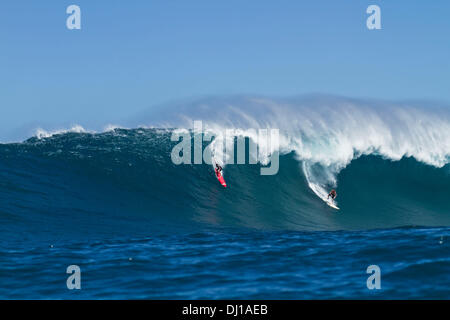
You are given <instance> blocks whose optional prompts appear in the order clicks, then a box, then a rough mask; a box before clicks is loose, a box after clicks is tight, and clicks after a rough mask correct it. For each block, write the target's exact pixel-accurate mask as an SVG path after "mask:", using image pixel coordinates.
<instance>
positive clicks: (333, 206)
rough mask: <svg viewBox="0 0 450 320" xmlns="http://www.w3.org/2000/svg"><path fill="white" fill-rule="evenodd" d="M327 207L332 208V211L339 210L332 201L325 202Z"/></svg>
mask: <svg viewBox="0 0 450 320" xmlns="http://www.w3.org/2000/svg"><path fill="white" fill-rule="evenodd" d="M325 203H326V204H327V205H329V206H330V207H332V208H334V209H336V210H339V208H338V207H337V206H336V205H335V204H334V201H333V200H328V201H326V202H325Z"/></svg>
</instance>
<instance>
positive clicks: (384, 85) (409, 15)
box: [0, 0, 450, 138]
mask: <svg viewBox="0 0 450 320" xmlns="http://www.w3.org/2000/svg"><path fill="white" fill-rule="evenodd" d="M71 4H76V5H78V6H80V7H81V14H82V17H81V19H82V22H81V23H82V29H81V30H68V29H67V28H66V19H67V17H68V15H67V14H66V8H67V6H69V5H71ZM370 4H376V5H379V6H380V8H381V19H382V22H381V23H382V30H373V31H370V30H368V29H367V28H366V19H367V17H368V14H366V8H367V7H368V6H369V5H370ZM449 14H450V2H449V1H444V0H442V1H432V2H430V1H400V0H397V1H380V0H372V1H356V0H355V1H347V0H346V1H343V0H342V1H337V0H329V1H320V0H319V1H312V0H311V1H300V0H291V1H287V0H277V1H275V0H270V1H268V0H258V1H256V0H249V1H242V0H240V1H236V0H227V1H216V0H215V1H211V0H193V1H186V0H176V1H162V0H161V1H137V0H136V1H100V0H97V1H92V0H90V1H81V0H74V1H61V0H58V1H57V0H48V1H23V0H14V1H13V0H5V1H2V2H1V4H0V40H1V41H0V88H1V89H0V107H1V117H0V138H3V137H8V136H11V135H12V133H11V132H13V133H14V132H18V131H17V130H19V131H20V130H21V129H20V128H29V127H30V126H38V125H40V126H44V127H45V126H46V125H51V124H75V123H78V124H82V125H84V126H86V127H88V128H89V127H93V126H96V125H99V124H106V123H119V124H120V122H121V120H122V119H125V118H128V117H131V116H133V115H135V114H136V113H138V112H140V111H142V110H145V109H148V108H151V107H152V106H155V105H158V104H160V103H164V102H167V101H171V100H178V99H182V98H184V97H193V96H201V95H214V94H241V93H244V94H245V93H250V94H263V95H297V94H303V93H317V92H319V93H331V94H339V95H346V96H351V97H374V98H382V99H437V100H444V101H450V90H449V89H450V86H449V84H450V62H449V57H450V41H449V40H450V38H449V35H450V19H449V18H448V17H449ZM23 126H24V127H23ZM17 128H19V129H17Z"/></svg>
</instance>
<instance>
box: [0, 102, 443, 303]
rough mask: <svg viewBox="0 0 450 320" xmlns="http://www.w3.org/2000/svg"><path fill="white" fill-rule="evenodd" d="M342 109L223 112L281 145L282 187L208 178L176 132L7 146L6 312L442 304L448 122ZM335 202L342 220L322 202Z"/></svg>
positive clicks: (240, 168) (2, 205) (0, 274)
mask: <svg viewBox="0 0 450 320" xmlns="http://www.w3.org/2000/svg"><path fill="white" fill-rule="evenodd" d="M252 101H253V100H252ZM232 102H233V103H236V102H235V101H232ZM247 102H248V101H247ZM247 102H246V103H247ZM341 102H342V101H341ZM344 102H345V103H344ZM344 102H342V103H343V106H341V105H339V106H341V107H339V106H335V107H334V108H331V109H330V108H329V107H324V108H320V107H318V106H317V105H313V108H312V109H304V108H306V107H303V104H300V106H299V107H298V109H295V110H296V114H297V113H300V114H302V117H299V118H298V119H297V118H295V117H294V116H293V115H292V114H291V115H290V114H289V112H292V107H291V106H287V102H283V104H281V105H278V106H277V108H276V110H277V111H276V113H274V112H272V113H271V111H270V110H272V107H273V103H274V102H273V101H271V102H270V103H269V102H267V101H266V100H264V101H263V102H261V101H259V100H258V101H257V102H255V101H253V102H251V103H249V105H250V107H248V108H247V109H244V108H238V107H235V106H234V105H233V104H232V103H231V102H230V101H228V102H227V103H228V104H230V105H231V107H229V109H226V108H225V107H223V106H222V110H223V112H222V114H221V116H222V117H223V118H222V120H223V121H225V119H226V121H225V122H226V123H227V125H233V126H235V127H237V128H243V129H242V130H243V131H242V132H244V134H243V135H245V136H246V137H247V138H246V143H247V144H249V143H250V139H251V135H250V134H248V132H249V131H248V128H249V126H250V125H252V126H254V127H258V126H259V127H260V128H263V127H271V128H276V127H278V128H280V127H281V128H283V131H282V132H281V144H280V146H279V151H280V157H279V171H278V173H277V174H276V175H267V176H264V175H260V169H261V167H264V166H266V165H268V164H269V163H271V162H270V161H271V160H273V158H270V157H269V158H268V159H262V160H261V161H260V162H259V163H258V164H244V165H236V164H233V163H232V161H231V159H229V158H224V159H223V164H224V177H225V179H226V181H227V184H228V187H227V188H223V187H222V186H221V185H220V184H219V183H218V181H217V179H216V178H215V176H214V171H213V169H212V167H211V165H208V164H205V163H204V164H196V165H194V164H182V165H176V164H174V163H173V162H172V161H171V157H170V155H171V151H172V149H173V147H174V146H175V145H176V144H177V143H178V142H177V141H171V135H172V133H173V130H171V129H167V127H166V128H165V129H155V128H144V127H139V128H134V129H120V128H117V129H111V130H108V131H105V132H99V133H94V132H87V131H84V130H81V129H79V128H76V129H75V130H68V131H61V132H53V133H48V132H44V131H40V132H38V134H37V135H36V136H34V137H32V138H29V139H27V140H25V141H23V142H18V143H4V144H0V239H1V241H0V298H3V299H60V298H61V299H91V298H92V299H123V298H125V299H132V298H133V299H197V298H199V299H222V298H223V299H329V298H333V299H449V298H450V245H449V236H450V202H449V201H448V200H449V193H450V168H449V164H448V160H449V152H450V147H449V146H450V138H449V135H448V133H449V132H450V130H449V128H450V121H449V120H448V119H449V116H448V111H447V109H441V108H435V109H430V110H428V111H427V113H426V112H425V111H424V110H423V109H420V108H415V107H408V108H409V109H406V107H403V106H396V107H395V108H394V107H392V106H383V105H381V106H379V105H377V106H376V107H374V108H372V107H367V106H365V105H359V106H358V107H356V106H354V105H351V104H350V105H349V103H350V102H348V101H344ZM215 103H217V102H214V103H212V105H214V106H217V104H215ZM255 103H256V105H255ZM305 104H306V102H305ZM200 105H201V106H202V108H200V109H201V112H205V113H206V114H209V111H208V110H207V111H205V107H204V102H202V103H201V104H200ZM237 105H238V106H239V104H237ZM307 105H308V106H310V105H311V104H307ZM325 105H327V106H328V104H325ZM258 106H259V107H258ZM264 108H265V109H264ZM339 108H341V109H339ZM402 108H403V109H402ZM200 109H199V110H200ZM243 110H244V111H245V112H246V114H243V112H244V111H243ZM252 110H253V111H254V110H257V112H256V113H257V114H263V115H264V116H262V118H261V117H259V118H256V116H255V114H256V113H255V112H254V113H252V112H253V111H252ZM262 110H265V112H262ZM308 110H309V111H308ZM339 110H340V111H341V112H339V115H336V117H339V119H336V118H333V117H331V116H332V114H333V113H334V112H337V111H339ZM349 110H350V111H349ZM361 110H362V111H361ZM307 111H308V112H307ZM177 112H179V113H183V112H185V111H183V110H178V111H177ZM199 112H200V111H199ZM227 112H228V113H227ZM232 113H235V114H238V115H239V117H237V116H236V115H235V116H234V119H246V121H247V123H243V122H239V121H238V122H236V121H237V120H236V121H235V122H233V121H232V120H230V119H232ZM330 114H331V115H330ZM190 116H192V118H194V119H195V118H197V119H205V123H207V124H209V125H210V128H213V129H214V130H217V129H218V128H217V126H215V124H217V123H214V120H212V119H207V117H205V115H204V114H200V113H196V112H195V110H193V111H192V110H191V111H190ZM308 117H309V118H308ZM269 119H272V120H271V121H272V122H270V121H269ZM273 119H275V120H273ZM286 119H288V120H286ZM277 121H278V124H277ZM173 127H174V126H173ZM246 130H247V131H246ZM241 134H242V133H241ZM233 139H237V138H236V137H234V138H233ZM214 151H215V152H216V155H217V154H220V152H219V151H220V148H219V149H217V147H216V149H214ZM272 156H273V154H272ZM246 157H247V158H249V157H250V154H249V153H248V152H247V154H246ZM267 160H268V161H267ZM330 188H336V190H337V192H338V197H337V204H338V206H339V207H340V210H339V211H337V210H335V209H332V208H330V207H329V206H327V205H326V204H325V202H324V201H323V199H321V198H320V196H319V195H318V194H317V190H320V191H321V192H327V191H328V190H329V189H330ZM70 265H77V266H79V267H80V269H81V290H69V289H68V288H67V286H66V280H67V278H68V277H69V274H67V273H66V269H67V267H68V266H70ZM371 265H376V266H378V267H379V268H380V272H381V276H380V279H381V289H373V290H369V289H368V287H367V279H368V277H369V276H370V275H371V274H368V273H367V268H368V267H369V266H371Z"/></svg>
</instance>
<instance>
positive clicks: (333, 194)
mask: <svg viewBox="0 0 450 320" xmlns="http://www.w3.org/2000/svg"><path fill="white" fill-rule="evenodd" d="M330 197H331V199H332V200H334V199H335V198H336V197H337V193H336V190H334V189H333V190H331V191H330V193H329V194H328V197H327V199H329V198H330Z"/></svg>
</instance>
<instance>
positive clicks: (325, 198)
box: [308, 182, 340, 210]
mask: <svg viewBox="0 0 450 320" xmlns="http://www.w3.org/2000/svg"><path fill="white" fill-rule="evenodd" d="M308 185H309V187H310V188H311V190H312V191H314V193H315V194H316V195H317V196H318V197H319V198H320V199H322V200H323V201H324V202H325V203H326V204H327V205H329V206H330V207H331V208H333V209H336V210H340V209H339V207H338V206H337V205H336V202H334V200H333V199H330V198H328V193H327V192H326V191H325V190H324V189H323V188H321V187H320V186H319V185H317V184H315V183H311V182H310V183H308Z"/></svg>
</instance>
